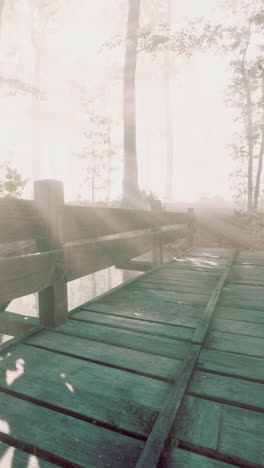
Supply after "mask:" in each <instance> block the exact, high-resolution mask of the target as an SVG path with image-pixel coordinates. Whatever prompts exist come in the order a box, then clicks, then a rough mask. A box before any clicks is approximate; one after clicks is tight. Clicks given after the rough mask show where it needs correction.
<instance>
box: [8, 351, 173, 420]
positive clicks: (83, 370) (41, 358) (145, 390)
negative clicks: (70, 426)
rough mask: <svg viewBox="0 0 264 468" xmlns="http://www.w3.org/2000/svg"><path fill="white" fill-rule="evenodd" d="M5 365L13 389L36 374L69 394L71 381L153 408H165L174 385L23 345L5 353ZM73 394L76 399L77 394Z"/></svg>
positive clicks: (117, 398)
mask: <svg viewBox="0 0 264 468" xmlns="http://www.w3.org/2000/svg"><path fill="white" fill-rule="evenodd" d="M1 368H2V372H3V373H4V372H6V375H5V378H3V379H1V385H2V386H3V385H5V386H8V388H10V389H12V388H14V385H15V383H17V384H19V382H21V384H23V377H24V376H25V375H27V374H29V375H32V378H33V376H34V378H35V381H36V382H35V385H38V384H37V381H38V379H39V378H40V377H43V378H44V379H45V378H48V379H49V380H50V381H51V382H53V381H56V382H57V383H59V384H60V385H61V391H62V390H65V391H66V390H67V392H69V393H74V392H70V387H67V386H66V385H65V383H69V384H71V385H72V386H73V387H74V389H75V388H77V389H78V388H81V389H85V390H86V391H87V389H89V392H90V393H93V394H94V393H95V394H97V395H99V396H100V397H101V398H104V399H106V400H107V398H111V399H113V400H123V401H131V402H135V404H136V405H142V406H146V407H148V408H150V409H153V410H156V409H160V408H161V406H162V405H163V402H164V396H165V395H166V394H167V392H168V390H169V388H170V385H171V384H169V383H167V382H163V381H161V380H157V379H150V378H148V377H144V376H142V375H137V374H135V373H131V372H126V371H123V370H119V369H115V368H113V367H109V366H104V367H102V365H100V364H96V363H93V362H89V361H83V360H80V359H76V358H74V357H70V356H65V355H63V354H59V353H54V352H52V351H49V350H44V349H40V348H34V352H32V348H31V347H30V346H27V345H23V344H22V345H18V346H16V348H13V349H12V353H9V352H7V353H5V354H4V355H3V360H2V361H1ZM19 370H20V372H18V371H19ZM21 371H22V372H21ZM23 371H24V372H23ZM18 374H19V375H18ZM18 377H19V378H18ZM46 387H47V385H46V386H45V388H46ZM59 394H60V392H59ZM71 396H72V398H73V399H74V397H75V396H76V395H71ZM58 397H59V395H58ZM87 397H88V395H87ZM72 409H74V407H72ZM97 411H100V409H99V410H97Z"/></svg>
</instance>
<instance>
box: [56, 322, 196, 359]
mask: <svg viewBox="0 0 264 468" xmlns="http://www.w3.org/2000/svg"><path fill="white" fill-rule="evenodd" d="M184 330H185V329H183V333H182V339H183V338H184ZM56 331H57V332H58V333H66V334H68V335H74V336H78V337H81V338H87V339H88V340H95V341H98V342H101V343H108V344H113V345H116V346H120V347H122V352H125V350H123V348H128V349H135V350H138V351H144V352H147V353H151V354H157V355H160V356H168V357H170V358H183V357H185V356H186V355H188V354H189V343H188V342H185V341H180V340H176V339H170V338H166V337H159V336H151V335H147V334H145V333H138V332H137V331H136V330H133V331H130V330H126V329H123V330H118V329H115V328H113V327H106V326H104V325H103V324H92V323H89V324H88V323H85V322H78V321H77V320H69V321H68V322H67V323H65V324H64V325H62V326H61V327H59V328H57V330H56ZM179 335H180V333H179Z"/></svg>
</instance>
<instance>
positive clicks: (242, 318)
mask: <svg viewBox="0 0 264 468" xmlns="http://www.w3.org/2000/svg"><path fill="white" fill-rule="evenodd" d="M216 317H217V318H221V319H226V320H227V319H228V320H237V321H239V322H252V323H262V324H264V313H263V312H262V311H260V310H253V309H240V308H235V307H217V309H216Z"/></svg>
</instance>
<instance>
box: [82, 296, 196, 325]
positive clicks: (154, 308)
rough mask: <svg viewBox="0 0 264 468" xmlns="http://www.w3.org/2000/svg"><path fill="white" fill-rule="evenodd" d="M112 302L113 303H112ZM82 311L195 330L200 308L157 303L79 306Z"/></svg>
mask: <svg viewBox="0 0 264 468" xmlns="http://www.w3.org/2000/svg"><path fill="white" fill-rule="evenodd" d="M113 302H114V301H113ZM81 309H83V310H91V311H94V312H98V313H103V314H109V315H113V316H116V315H117V316H120V317H121V318H122V317H129V318H137V319H139V320H148V321H149V322H157V323H161V324H165V325H166V324H173V325H179V326H184V327H191V328H195V327H196V326H197V324H198V323H199V320H200V318H199V317H200V314H201V311H202V307H201V306H190V305H188V304H179V305H176V306H175V305H174V304H171V303H160V302H157V301H151V300H150V301H148V300H147V301H146V300H142V301H140V302H134V303H132V302H130V303H129V302H128V301H127V302H126V303H116V304H114V303H113V304H111V303H109V304H108V303H106V301H105V302H104V303H101V302H100V303H99V302H98V303H96V302H95V303H93V304H87V305H86V304H84V305H83V306H81Z"/></svg>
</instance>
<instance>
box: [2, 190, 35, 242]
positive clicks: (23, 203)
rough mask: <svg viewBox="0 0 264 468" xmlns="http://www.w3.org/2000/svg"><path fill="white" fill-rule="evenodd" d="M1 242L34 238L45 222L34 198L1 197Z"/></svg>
mask: <svg viewBox="0 0 264 468" xmlns="http://www.w3.org/2000/svg"><path fill="white" fill-rule="evenodd" d="M0 217H1V231H0V243H2V242H14V241H21V240H27V239H33V238H35V237H36V235H37V234H39V233H41V231H42V229H43V226H44V223H43V221H42V219H41V217H40V215H39V213H38V212H37V209H36V207H35V203H34V202H33V201H32V200H20V199H17V198H0Z"/></svg>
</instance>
